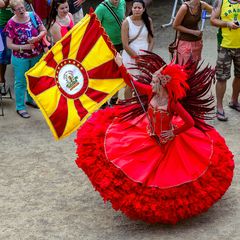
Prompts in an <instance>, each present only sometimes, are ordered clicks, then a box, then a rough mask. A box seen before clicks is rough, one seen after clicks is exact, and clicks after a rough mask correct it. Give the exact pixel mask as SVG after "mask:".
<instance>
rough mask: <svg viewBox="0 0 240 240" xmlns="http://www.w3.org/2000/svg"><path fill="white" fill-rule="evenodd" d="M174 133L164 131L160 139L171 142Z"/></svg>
mask: <svg viewBox="0 0 240 240" xmlns="http://www.w3.org/2000/svg"><path fill="white" fill-rule="evenodd" d="M174 136H175V135H174V133H173V130H166V131H162V132H161V134H160V138H162V139H164V140H167V141H169V140H171V139H173V138H174Z"/></svg>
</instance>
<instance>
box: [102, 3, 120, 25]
mask: <svg viewBox="0 0 240 240" xmlns="http://www.w3.org/2000/svg"><path fill="white" fill-rule="evenodd" d="M102 5H103V6H105V7H106V8H107V9H108V11H109V12H110V13H111V14H112V15H113V17H114V18H115V19H116V21H117V23H118V25H119V27H120V28H121V27H122V22H121V21H120V19H119V17H118V16H117V14H116V13H115V12H114V11H113V10H112V8H111V7H110V6H109V5H108V3H107V2H102Z"/></svg>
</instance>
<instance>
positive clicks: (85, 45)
mask: <svg viewBox="0 0 240 240" xmlns="http://www.w3.org/2000/svg"><path fill="white" fill-rule="evenodd" d="M99 26H100V23H99V21H96V15H95V14H93V15H91V18H90V21H89V24H88V26H87V29H86V31H85V34H84V36H83V38H82V41H81V44H80V46H79V49H78V53H77V57H76V60H78V61H79V62H82V60H83V59H84V58H85V57H86V56H87V54H88V53H89V52H90V50H91V49H92V48H93V46H94V45H95V44H96V41H97V40H98V38H99V37H100V36H101V35H102V34H103V28H101V27H99Z"/></svg>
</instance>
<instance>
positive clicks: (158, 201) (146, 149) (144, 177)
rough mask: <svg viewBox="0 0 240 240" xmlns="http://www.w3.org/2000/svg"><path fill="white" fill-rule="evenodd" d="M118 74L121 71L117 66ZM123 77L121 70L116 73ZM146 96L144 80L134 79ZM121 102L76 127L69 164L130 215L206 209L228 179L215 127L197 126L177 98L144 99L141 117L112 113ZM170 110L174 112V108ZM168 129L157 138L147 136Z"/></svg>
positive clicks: (173, 215)
mask: <svg viewBox="0 0 240 240" xmlns="http://www.w3.org/2000/svg"><path fill="white" fill-rule="evenodd" d="M123 74H124V73H123ZM124 78H125V81H126V82H127V83H129V77H128V76H127V75H125V76H124ZM135 87H136V88H137V90H138V92H140V93H143V94H147V95H148V98H149V102H150V100H151V98H152V91H151V87H150V86H148V85H145V84H141V83H138V82H136V83H135ZM121 111H125V110H122V108H119V107H114V108H107V109H105V110H99V111H98V112H96V113H95V114H93V116H92V117H91V118H90V119H89V120H88V121H87V122H86V123H85V124H84V125H83V126H82V127H81V128H80V129H79V131H78V135H77V139H76V144H77V145H78V148H77V154H78V158H77V160H76V163H77V165H78V166H79V167H80V168H82V170H83V171H84V172H85V173H86V174H87V175H88V177H89V179H90V181H91V182H92V184H93V186H94V187H95V189H96V190H97V191H99V193H100V194H101V196H102V197H103V199H104V201H110V202H111V203H112V207H113V208H114V209H115V210H121V211H122V212H123V213H125V214H126V215H127V216H128V217H130V218H131V219H135V220H137V219H140V220H143V221H146V222H149V223H156V222H160V223H172V224H174V223H177V222H178V221H180V220H182V219H186V218H189V217H192V216H194V215H197V214H200V213H202V212H204V211H207V210H208V208H209V207H211V206H212V205H213V204H214V203H215V202H216V201H217V200H219V199H220V198H221V197H222V196H223V194H224V193H225V191H226V190H227V189H228V187H229V186H230V184H231V181H232V177H233V169H234V163H233V155H232V153H231V152H230V151H229V149H228V147H227V146H226V144H225V141H224V139H223V138H222V137H221V136H220V135H219V134H218V133H217V132H216V130H215V129H211V130H209V131H204V132H203V131H201V130H199V129H198V128H195V127H194V126H193V124H194V122H193V120H192V117H191V116H190V115H189V114H188V113H187V112H186V111H185V110H184V108H183V107H182V106H181V104H180V103H178V102H177V103H175V102H173V101H170V102H169V104H168V107H167V109H166V110H162V109H154V108H153V107H152V106H151V105H150V104H149V107H148V116H149V118H150V122H151V125H152V127H151V128H150V124H149V120H148V117H147V115H146V114H142V115H140V116H138V117H136V118H134V119H132V120H125V121H123V120H122V119H121V118H120V117H118V116H119V115H120V113H121ZM176 114H177V117H175V115H176ZM152 129H154V132H155V133H156V135H158V136H160V133H161V131H163V130H169V129H174V130H173V132H174V134H175V135H176V136H175V137H174V138H173V139H172V140H170V141H167V142H165V141H164V140H163V139H161V138H160V139H159V140H160V143H159V142H158V141H156V139H155V138H153V137H151V131H152Z"/></svg>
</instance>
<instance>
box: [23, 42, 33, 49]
mask: <svg viewBox="0 0 240 240" xmlns="http://www.w3.org/2000/svg"><path fill="white" fill-rule="evenodd" d="M22 49H23V50H32V49H34V44H32V43H30V44H25V45H22Z"/></svg>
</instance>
